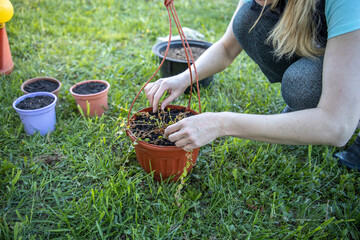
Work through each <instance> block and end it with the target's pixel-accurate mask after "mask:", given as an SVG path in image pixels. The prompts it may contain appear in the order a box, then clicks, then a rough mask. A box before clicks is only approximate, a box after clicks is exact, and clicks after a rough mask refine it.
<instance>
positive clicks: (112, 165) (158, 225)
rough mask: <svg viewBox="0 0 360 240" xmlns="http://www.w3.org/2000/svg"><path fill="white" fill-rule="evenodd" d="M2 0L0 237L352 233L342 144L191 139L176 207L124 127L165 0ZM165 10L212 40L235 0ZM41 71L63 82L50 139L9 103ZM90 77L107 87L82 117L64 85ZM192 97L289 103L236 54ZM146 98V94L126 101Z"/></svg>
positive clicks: (353, 186)
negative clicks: (5, 70) (9, 62)
mask: <svg viewBox="0 0 360 240" xmlns="http://www.w3.org/2000/svg"><path fill="white" fill-rule="evenodd" d="M12 3H13V5H14V9H15V14H14V17H13V19H12V20H11V21H10V22H9V23H8V24H7V25H6V26H7V33H8V36H9V40H10V45H11V51H12V56H13V60H14V63H15V69H14V72H13V73H11V74H10V75H7V76H1V77H0V83H1V89H0V99H1V101H0V104H1V105H0V107H1V108H0V109H1V114H0V125H1V130H0V133H1V136H0V146H1V147H0V239H359V238H360V231H359V230H358V229H360V199H359V196H360V190H359V189H360V174H359V173H357V172H354V171H347V170H346V169H344V168H342V167H340V166H338V165H337V163H336V161H335V160H334V159H333V158H332V157H331V156H332V154H333V153H334V151H340V150H341V149H336V148H333V147H326V146H312V147H311V146H310V147H308V146H286V145H276V144H267V143H261V142H255V141H248V140H243V139H236V138H222V139H218V140H216V141H214V142H213V143H212V144H208V145H206V146H204V147H202V148H201V151H200V156H199V158H198V160H197V164H196V166H195V167H194V169H193V171H192V172H191V174H190V175H189V176H188V177H187V179H186V183H185V186H184V188H183V190H182V192H181V199H180V200H179V201H180V206H179V207H178V206H177V204H176V199H175V194H176V191H177V187H178V184H175V183H158V182H155V181H154V180H153V179H152V177H151V174H146V173H145V172H144V171H143V170H142V168H141V167H140V165H139V164H138V163H137V160H136V156H135V152H134V148H133V146H132V144H131V141H130V139H129V138H128V137H127V136H126V135H125V133H124V131H123V129H122V128H121V127H120V125H121V123H123V121H124V119H125V118H126V116H127V109H128V108H129V106H130V104H131V102H132V100H133V99H134V97H135V93H136V92H137V91H138V90H139V89H140V87H141V86H142V84H143V83H144V82H145V81H146V80H147V79H148V78H149V77H150V76H151V75H152V73H153V72H154V71H155V70H156V68H157V61H156V58H155V57H154V55H153V54H152V51H151V47H152V45H153V44H154V43H155V41H156V38H157V37H158V36H166V35H167V34H168V22H167V21H168V20H167V13H166V9H165V7H164V6H163V1H162V0H146V1H135V0H124V1H114V0H103V1H100V0H96V1H90V0H74V1H69V0H51V1H46V0H22V1H15V0H13V1H12ZM175 5H176V7H177V10H178V15H179V18H180V20H181V23H182V25H183V26H187V27H190V28H193V29H196V30H198V31H199V32H201V33H203V34H204V35H205V36H206V40H207V41H210V42H215V41H216V40H217V39H219V38H220V37H221V35H222V33H223V32H224V31H225V29H226V26H227V23H228V22H229V21H230V18H231V16H232V13H233V11H234V9H235V8H236V5H237V1H235V0H234V1H220V0H213V1H207V0H196V1H195V0H181V1H175ZM174 33H175V31H174ZM39 76H51V77H55V78H57V79H59V80H60V81H61V82H62V84H63V85H62V89H61V91H60V100H59V101H60V104H59V105H58V106H57V126H56V130H55V131H54V132H53V133H52V134H50V135H49V137H41V136H39V135H34V136H28V135H26V133H25V132H24V129H23V126H22V125H21V121H20V118H19V116H18V115H17V113H16V112H15V110H14V109H13V108H12V106H11V104H12V102H13V101H14V100H15V99H16V98H17V97H19V96H21V95H22V93H21V90H20V85H21V83H22V82H24V81H25V80H27V79H29V78H33V77H39ZM87 79H103V80H106V81H108V82H110V84H111V88H110V92H109V111H108V112H107V113H106V115H104V116H102V117H100V118H91V119H89V118H83V117H82V116H81V115H80V114H79V112H78V110H77V108H76V105H75V100H74V99H73V97H72V96H71V94H70V93H69V88H70V87H71V86H72V85H73V84H75V83H76V82H79V81H82V80H87ZM201 96H202V98H201V101H202V106H203V111H234V112H245V113H261V114H272V113H278V112H280V111H281V109H282V108H283V107H284V106H285V103H284V101H283V100H282V98H281V94H280V86H279V85H270V84H269V83H268V82H267V80H266V79H265V77H264V76H263V75H262V74H261V72H260V71H259V69H258V67H257V66H256V65H255V64H254V63H253V62H252V61H251V60H250V59H249V58H248V57H247V56H246V55H245V54H241V55H240V56H239V57H238V58H237V60H236V61H235V62H234V63H233V64H232V65H231V67H230V68H228V69H227V70H225V71H224V72H223V73H219V74H217V75H216V76H215V81H214V84H213V86H212V88H211V89H204V90H202V91H201ZM187 99H188V96H182V97H181V98H180V99H178V100H177V101H176V102H175V103H176V104H181V105H186V103H187ZM192 104H193V105H192V107H193V108H194V109H197V102H196V100H194V101H193V103H192ZM148 105H149V104H148V102H147V101H146V98H145V96H144V94H143V95H141V97H140V98H139V100H138V101H137V102H136V104H135V107H134V110H138V109H141V108H143V107H146V106H148ZM351 142H352V141H351ZM351 142H350V143H351Z"/></svg>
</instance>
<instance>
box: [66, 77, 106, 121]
mask: <svg viewBox="0 0 360 240" xmlns="http://www.w3.org/2000/svg"><path fill="white" fill-rule="evenodd" d="M88 82H100V83H104V84H106V86H107V87H106V89H105V90H103V91H101V92H98V93H94V94H87V95H82V94H76V93H74V92H73V89H74V88H75V87H77V86H78V85H81V84H84V83H88ZM109 88H110V84H109V83H108V82H107V81H103V80H86V81H83V82H79V83H77V84H75V85H73V86H72V87H71V88H70V93H71V94H72V95H73V97H74V98H75V101H76V105H79V106H80V107H81V109H82V111H83V113H84V114H85V116H88V117H93V116H101V115H103V114H104V112H105V110H106V109H108V92H109ZM88 106H89V109H90V111H89V114H88Z"/></svg>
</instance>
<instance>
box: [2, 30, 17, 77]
mask: <svg viewBox="0 0 360 240" xmlns="http://www.w3.org/2000/svg"><path fill="white" fill-rule="evenodd" d="M13 69H14V62H13V60H12V57H11V51H10V45H9V39H8V36H7V33H6V29H5V23H0V75H7V74H10V73H11V72H12V70H13Z"/></svg>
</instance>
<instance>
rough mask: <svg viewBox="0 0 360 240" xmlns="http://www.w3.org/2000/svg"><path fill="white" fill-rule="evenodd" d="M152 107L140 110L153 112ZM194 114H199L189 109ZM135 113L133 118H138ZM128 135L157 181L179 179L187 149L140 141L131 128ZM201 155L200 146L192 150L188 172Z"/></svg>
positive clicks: (141, 159) (142, 165)
mask: <svg viewBox="0 0 360 240" xmlns="http://www.w3.org/2000/svg"><path fill="white" fill-rule="evenodd" d="M167 108H171V109H185V107H183V106H177V105H169V106H167ZM151 111H152V107H148V108H144V109H142V110H140V111H139V112H151ZM189 111H190V112H192V113H194V114H198V113H197V112H195V111H193V110H191V109H190V110H189ZM136 116H137V115H136V114H134V115H133V116H132V117H131V119H136ZM126 133H127V135H128V136H129V137H130V139H131V140H132V141H133V142H136V144H134V145H135V153H136V157H137V160H138V162H139V164H140V166H141V167H142V168H143V169H144V170H145V171H146V172H147V173H150V172H153V174H154V179H155V180H157V181H161V180H166V179H168V178H171V181H174V182H175V181H177V180H178V179H179V177H180V176H181V174H182V173H183V171H184V168H185V166H186V163H187V161H188V159H187V153H188V152H186V151H184V150H182V149H181V148H178V147H176V146H159V145H154V144H150V143H147V142H145V141H138V140H137V139H136V137H135V136H134V135H133V133H132V132H131V131H130V130H127V131H126ZM198 155H199V148H196V149H194V150H193V151H192V154H191V159H189V160H190V161H191V164H190V166H189V167H188V168H187V172H190V171H191V169H192V168H193V166H194V165H195V163H196V160H197V157H198Z"/></svg>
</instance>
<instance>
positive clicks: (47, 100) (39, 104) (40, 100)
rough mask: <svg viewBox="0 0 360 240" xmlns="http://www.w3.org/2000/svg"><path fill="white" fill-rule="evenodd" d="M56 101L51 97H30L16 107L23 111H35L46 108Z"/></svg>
mask: <svg viewBox="0 0 360 240" xmlns="http://www.w3.org/2000/svg"><path fill="white" fill-rule="evenodd" d="M54 100H55V99H54V98H53V97H51V96H35V97H28V98H25V99H24V100H22V101H21V102H19V103H18V104H16V107H17V108H19V109H23V110H34V109H39V108H43V107H46V106H47V105H50V104H51V103H52V102H54Z"/></svg>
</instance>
